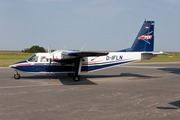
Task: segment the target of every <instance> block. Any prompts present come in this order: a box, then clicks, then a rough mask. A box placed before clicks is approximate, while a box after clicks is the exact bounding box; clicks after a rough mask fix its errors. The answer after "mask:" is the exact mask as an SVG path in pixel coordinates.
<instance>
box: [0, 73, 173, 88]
mask: <svg viewBox="0 0 180 120" xmlns="http://www.w3.org/2000/svg"><path fill="white" fill-rule="evenodd" d="M172 74H174V73H167V74H156V75H150V76H161V75H163V76H164V75H172ZM123 78H134V76H132V77H121V76H119V77H113V78H97V79H95V80H93V79H92V80H89V81H80V82H69V83H64V84H62V83H60V84H47V85H25V86H6V87H0V89H8V88H28V87H46V86H61V85H76V84H77V85H78V84H81V83H88V82H98V81H106V80H115V79H123Z"/></svg>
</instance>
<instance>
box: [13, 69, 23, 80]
mask: <svg viewBox="0 0 180 120" xmlns="http://www.w3.org/2000/svg"><path fill="white" fill-rule="evenodd" d="M20 77H21V76H20V74H19V73H18V72H17V70H15V71H14V79H20Z"/></svg>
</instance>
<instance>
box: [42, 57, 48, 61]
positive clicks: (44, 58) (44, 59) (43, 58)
mask: <svg viewBox="0 0 180 120" xmlns="http://www.w3.org/2000/svg"><path fill="white" fill-rule="evenodd" d="M40 62H48V59H47V58H46V57H45V56H41V60H40Z"/></svg>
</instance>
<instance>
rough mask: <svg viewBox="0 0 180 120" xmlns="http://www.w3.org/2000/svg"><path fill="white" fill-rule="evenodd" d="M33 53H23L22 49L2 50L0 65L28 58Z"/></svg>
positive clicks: (3, 65) (7, 64) (0, 52)
mask: <svg viewBox="0 0 180 120" xmlns="http://www.w3.org/2000/svg"><path fill="white" fill-rule="evenodd" d="M32 55H33V53H22V52H21V51H0V66H1V67H5V66H9V65H12V64H13V63H16V62H19V61H23V60H27V59H28V58H29V57H30V56H32Z"/></svg>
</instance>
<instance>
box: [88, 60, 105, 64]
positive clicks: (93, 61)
mask: <svg viewBox="0 0 180 120" xmlns="http://www.w3.org/2000/svg"><path fill="white" fill-rule="evenodd" d="M101 61H103V60H99V61H91V62H85V63H97V62H101Z"/></svg>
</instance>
